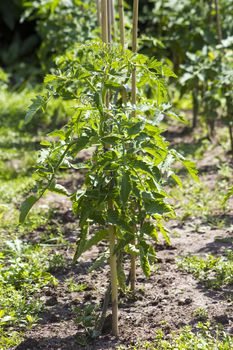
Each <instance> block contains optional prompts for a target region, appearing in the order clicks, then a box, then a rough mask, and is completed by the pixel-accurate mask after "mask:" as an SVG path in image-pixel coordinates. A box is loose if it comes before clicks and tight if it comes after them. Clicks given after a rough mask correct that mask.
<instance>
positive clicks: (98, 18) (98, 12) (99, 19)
mask: <svg viewBox="0 0 233 350" xmlns="http://www.w3.org/2000/svg"><path fill="white" fill-rule="evenodd" d="M96 11H97V24H98V27H100V26H101V13H100V0H96Z"/></svg>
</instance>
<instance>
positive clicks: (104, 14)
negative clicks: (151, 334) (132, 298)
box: [101, 0, 119, 336]
mask: <svg viewBox="0 0 233 350" xmlns="http://www.w3.org/2000/svg"><path fill="white" fill-rule="evenodd" d="M111 1H112V0H101V18H102V23H101V27H102V40H103V42H105V43H110V41H111V30H110V28H111V20H110V14H111ZM107 95H108V94H107ZM105 104H106V107H108V106H109V96H106V101H105ZM108 208H109V210H112V209H113V203H112V201H111V200H110V201H109V202H108ZM108 230H109V251H110V258H109V262H110V280H111V298H112V334H113V335H114V336H118V334H119V331H118V283H117V282H118V279H117V259H116V253H115V245H116V229H115V226H113V225H109V227H108Z"/></svg>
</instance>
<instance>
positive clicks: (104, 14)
mask: <svg viewBox="0 0 233 350" xmlns="http://www.w3.org/2000/svg"><path fill="white" fill-rule="evenodd" d="M101 33H102V40H103V42H104V43H107V42H108V0H101Z"/></svg>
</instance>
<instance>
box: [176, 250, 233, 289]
mask: <svg viewBox="0 0 233 350" xmlns="http://www.w3.org/2000/svg"><path fill="white" fill-rule="evenodd" d="M178 265H179V266H180V267H181V268H183V269H184V270H186V271H187V272H190V273H192V274H193V275H194V276H195V277H197V278H198V279H199V280H200V281H202V282H204V283H205V284H206V285H207V286H208V287H211V288H220V287H225V286H228V285H232V284H233V278H232V276H233V274H232V270H233V258H232V251H231V250H229V251H227V252H226V256H221V257H214V256H213V255H207V257H206V258H200V257H197V256H190V257H185V258H184V259H182V260H181V261H180V262H179V264H178Z"/></svg>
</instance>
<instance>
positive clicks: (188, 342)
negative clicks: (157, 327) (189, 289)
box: [119, 322, 233, 350]
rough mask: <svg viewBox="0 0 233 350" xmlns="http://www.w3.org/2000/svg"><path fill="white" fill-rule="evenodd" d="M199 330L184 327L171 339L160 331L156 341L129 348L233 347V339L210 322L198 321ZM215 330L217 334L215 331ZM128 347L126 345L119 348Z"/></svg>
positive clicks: (206, 348) (211, 348)
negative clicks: (214, 327)
mask: <svg viewBox="0 0 233 350" xmlns="http://www.w3.org/2000/svg"><path fill="white" fill-rule="evenodd" d="M196 328H197V332H196V333H194V332H193V331H192V330H191V328H190V327H186V328H184V329H183V330H182V331H181V332H180V334H179V335H177V334H175V333H173V334H171V335H170V337H169V338H170V339H166V338H167V337H166V336H165V334H164V333H163V331H158V332H157V334H156V338H155V341H154V342H153V343H148V342H147V343H144V344H142V343H140V344H138V345H136V346H133V347H130V348H127V349H132V350H137V349H150V350H175V349H179V350H183V349H187V350H189V349H190V350H191V349H202V350H215V349H219V350H223V349H230V348H231V347H232V344H233V343H232V339H231V338H230V337H229V336H228V335H227V334H225V333H224V332H222V331H221V330H219V329H217V330H213V329H211V327H210V324H208V323H206V324H205V323H201V322H200V323H198V324H197V326H196ZM214 332H215V335H213V333H214ZM120 349H126V348H124V347H121V348H119V350H120Z"/></svg>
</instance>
